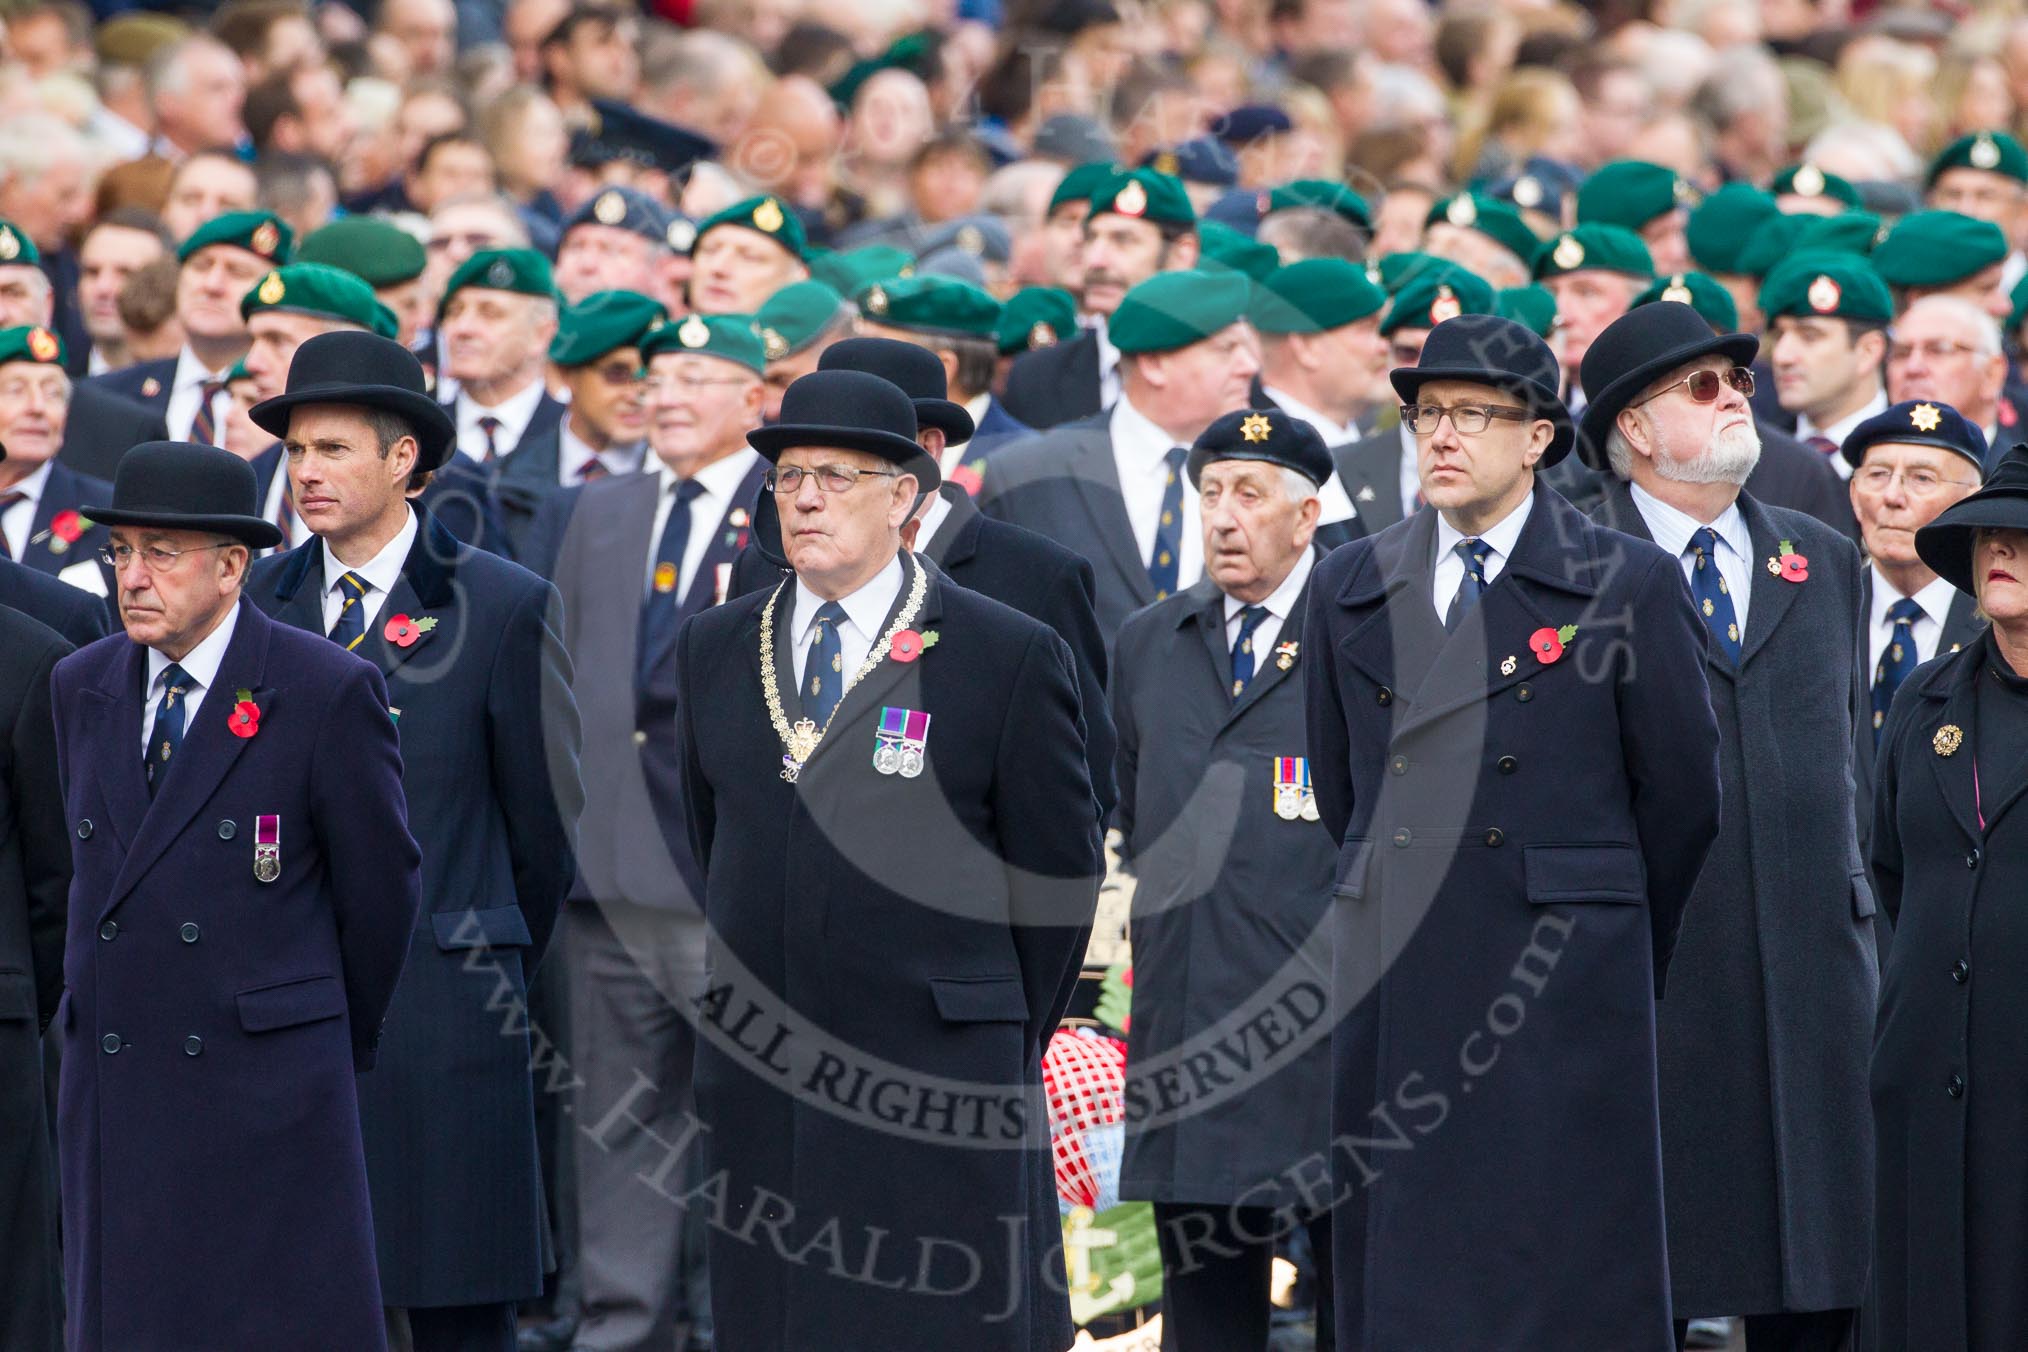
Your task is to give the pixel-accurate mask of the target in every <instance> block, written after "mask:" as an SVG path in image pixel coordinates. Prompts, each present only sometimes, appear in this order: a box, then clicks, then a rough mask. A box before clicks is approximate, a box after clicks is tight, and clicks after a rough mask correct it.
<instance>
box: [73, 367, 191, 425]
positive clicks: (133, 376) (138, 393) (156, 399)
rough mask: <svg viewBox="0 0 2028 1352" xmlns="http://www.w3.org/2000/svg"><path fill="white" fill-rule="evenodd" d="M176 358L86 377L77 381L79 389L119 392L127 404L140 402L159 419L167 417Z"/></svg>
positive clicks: (110, 392) (174, 377)
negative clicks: (88, 388)
mask: <svg viewBox="0 0 2028 1352" xmlns="http://www.w3.org/2000/svg"><path fill="white" fill-rule="evenodd" d="M179 359H180V358H178V357H158V358H157V359H155V360H154V361H137V362H134V363H132V364H131V365H128V366H121V367H117V368H115V369H114V370H111V371H105V372H102V373H101V374H99V375H95V376H87V377H85V378H84V379H83V380H82V381H80V382H78V384H79V388H81V389H82V388H85V387H87V386H89V387H90V388H92V389H96V390H103V391H105V392H106V393H108V394H115V395H118V396H119V397H120V398H122V399H125V400H127V401H128V402H129V403H134V404H139V405H140V406H141V407H142V408H144V409H146V410H148V411H149V412H150V413H153V414H154V415H155V416H156V417H158V418H166V417H168V416H169V395H170V393H171V387H172V386H173V385H174V384H175V383H176V363H177V361H178V360H179Z"/></svg>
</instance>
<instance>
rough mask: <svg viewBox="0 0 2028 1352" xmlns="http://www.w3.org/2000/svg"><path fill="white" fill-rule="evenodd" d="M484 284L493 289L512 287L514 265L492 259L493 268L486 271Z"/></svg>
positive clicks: (502, 260)
mask: <svg viewBox="0 0 2028 1352" xmlns="http://www.w3.org/2000/svg"><path fill="white" fill-rule="evenodd" d="M486 282H487V284H488V285H490V286H494V287H507V286H512V285H513V284H514V265H513V264H512V263H509V262H508V261H507V260H506V259H504V258H496V259H494V260H493V266H491V267H489V268H487V269H486Z"/></svg>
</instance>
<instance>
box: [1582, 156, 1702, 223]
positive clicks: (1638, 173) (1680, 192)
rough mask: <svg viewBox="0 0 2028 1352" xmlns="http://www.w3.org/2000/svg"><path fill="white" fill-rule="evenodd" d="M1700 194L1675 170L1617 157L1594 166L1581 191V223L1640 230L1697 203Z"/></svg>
mask: <svg viewBox="0 0 2028 1352" xmlns="http://www.w3.org/2000/svg"><path fill="white" fill-rule="evenodd" d="M1696 197H1697V194H1696V191H1695V189H1693V188H1691V186H1690V185H1689V184H1688V183H1686V182H1685V181H1684V180H1683V177H1682V176H1681V175H1680V174H1678V173H1677V172H1676V171H1675V170H1674V169H1670V168H1668V167H1666V166H1664V165H1660V164H1650V163H1649V162H1648V161H1646V160H1613V161H1612V162H1611V163H1608V164H1602V165H1600V166H1599V167H1598V168H1596V169H1594V170H1593V171H1592V172H1591V176H1590V177H1588V178H1586V179H1585V181H1584V185H1583V186H1582V187H1580V188H1579V189H1578V190H1577V223H1578V224H1579V225H1593V224H1597V225H1617V226H1619V227H1621V228H1622V229H1626V230H1636V231H1638V230H1639V229H1640V228H1641V227H1642V226H1644V225H1646V224H1647V223H1648V222H1649V221H1652V220H1654V219H1655V218H1656V217H1657V216H1665V215H1667V214H1668V213H1670V212H1672V211H1674V210H1675V209H1676V208H1678V207H1687V206H1692V205H1694V204H1695V202H1696Z"/></svg>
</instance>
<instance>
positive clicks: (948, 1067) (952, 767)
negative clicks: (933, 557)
mask: <svg viewBox="0 0 2028 1352" xmlns="http://www.w3.org/2000/svg"><path fill="white" fill-rule="evenodd" d="M903 558H904V564H905V567H904V574H905V576H904V582H903V587H902V594H901V598H900V599H899V600H898V601H897V604H896V608H895V610H894V611H893V612H891V614H892V615H893V616H894V618H893V619H891V620H890V623H889V624H888V625H887V626H884V627H883V630H882V634H883V640H884V638H885V635H886V633H887V632H888V630H890V629H895V628H897V627H898V626H899V625H900V624H902V623H903V622H904V620H905V621H906V622H907V623H908V624H910V625H912V626H913V627H914V628H916V629H917V630H919V631H920V632H922V633H924V634H925V635H927V634H928V633H929V632H931V631H934V632H936V633H937V634H938V636H939V637H938V642H937V644H936V645H935V646H934V647H932V648H929V649H927V650H926V651H924V652H923V653H922V654H921V656H920V657H918V658H917V659H916V660H915V661H913V662H900V661H896V660H894V659H893V658H892V656H889V655H887V649H886V646H885V643H884V641H883V642H882V643H880V644H878V645H877V646H876V648H875V650H874V653H873V654H870V656H873V657H876V658H877V661H876V662H875V663H874V665H872V666H871V667H870V669H869V670H868V672H867V674H866V675H865V676H864V678H863V679H861V680H859V681H858V682H857V683H856V684H853V685H851V686H850V688H849V689H847V691H846V693H845V697H844V699H843V701H842V702H841V703H840V704H839V705H838V708H837V711H836V713H835V714H834V715H833V717H832V719H831V721H830V725H829V728H828V731H827V732H826V733H825V735H824V736H823V739H822V740H821V742H819V744H818V745H817V747H816V749H815V752H814V753H813V754H812V755H810V757H809V759H808V760H807V762H806V763H805V764H804V766H803V768H802V770H801V774H800V777H799V779H798V780H797V781H796V782H795V783H793V784H791V783H789V782H787V781H785V780H784V779H783V777H782V774H781V771H782V770H783V768H784V765H783V751H784V745H783V741H782V739H781V737H780V736H778V735H777V731H776V729H775V727H774V726H772V724H771V721H770V715H769V710H768V707H767V705H766V703H765V702H764V696H763V680H762V672H763V652H762V643H761V635H762V628H763V624H764V619H765V617H766V616H768V615H769V613H770V606H771V605H772V607H773V610H772V615H773V620H772V628H773V635H772V639H773V642H772V645H771V650H770V652H769V654H768V658H767V660H768V661H769V662H771V663H772V665H773V669H774V670H775V671H777V672H778V673H780V679H779V682H778V684H779V699H780V701H781V705H782V714H783V717H784V719H785V720H786V721H787V722H789V723H793V722H794V721H795V720H797V719H799V718H800V717H801V716H802V709H801V704H800V702H799V701H798V700H797V698H796V691H795V686H796V684H797V682H796V680H795V677H794V675H793V665H792V655H791V652H790V646H789V642H790V640H789V636H788V629H789V627H790V619H789V617H790V615H791V614H792V613H793V590H794V587H795V585H796V584H795V583H794V582H793V581H792V580H785V581H784V582H783V583H782V584H781V585H780V586H779V588H777V589H775V590H772V591H769V592H766V593H754V594H752V595H749V596H744V597H741V598H739V599H737V600H734V601H730V602H728V603H726V604H725V605H722V606H719V607H716V608H714V609H711V610H708V611H706V612H704V613H703V614H700V615H697V616H695V617H694V618H692V619H691V620H690V621H689V622H688V623H686V624H685V626H684V628H683V631H682V633H681V634H680V635H679V636H678V641H677V647H678V652H677V671H678V680H679V683H680V685H681V687H682V693H681V696H680V698H679V701H678V708H679V710H680V716H681V718H682V725H681V729H682V738H681V741H682V745H683V748H684V763H683V774H684V784H685V790H686V792H685V801H686V804H687V807H688V810H689V815H690V822H691V827H692V834H693V836H694V838H695V841H696V849H697V857H698V860H699V862H700V863H702V865H703V866H704V871H705V878H706V880H707V885H706V894H705V895H706V908H707V913H708V915H709V919H710V923H711V943H710V948H709V950H708V951H709V960H710V983H711V984H710V989H709V991H708V992H707V996H706V999H705V1001H704V1003H703V1006H702V1008H703V1010H704V1012H705V1015H706V1017H705V1019H704V1021H703V1022H702V1023H701V1024H700V1029H699V1032H700V1047H699V1051H698V1058H697V1096H698V1103H699V1112H700V1115H701V1116H702V1118H703V1121H704V1125H705V1128H706V1134H705V1137H704V1149H705V1152H706V1160H707V1162H708V1164H709V1167H710V1170H711V1175H710V1176H711V1178H712V1179H713V1180H715V1182H713V1183H711V1184H710V1185H709V1186H710V1187H711V1188H712V1191H713V1195H712V1197H711V1198H710V1200H709V1202H708V1205H710V1206H711V1207H712V1208H713V1226H712V1230H711V1236H710V1243H711V1248H710V1260H711V1282H712V1290H713V1292H714V1293H715V1295H716V1299H715V1300H714V1303H713V1313H714V1315H715V1318H716V1322H717V1346H718V1348H719V1349H720V1352H802V1350H803V1349H808V1348H816V1347H835V1346H841V1345H850V1346H856V1347H869V1348H873V1347H879V1348H890V1347H923V1348H930V1347H935V1348H959V1347H962V1348H967V1349H972V1350H973V1352H1044V1349H1047V1352H1060V1349H1062V1348H1063V1347H1066V1346H1068V1344H1069V1341H1070V1334H1071V1329H1070V1323H1069V1307H1068V1302H1067V1301H1066V1299H1065V1296H1064V1294H1063V1282H1062V1269H1061V1268H1060V1267H1055V1266H1054V1265H1055V1264H1060V1263H1061V1261H1062V1259H1061V1257H1060V1256H1054V1255H1052V1257H1051V1258H1050V1261H1049V1264H1047V1265H1045V1264H1042V1263H1039V1262H1038V1261H1037V1252H1038V1248H1039V1246H1038V1245H1037V1243H1036V1241H1035V1232H1036V1230H1037V1228H1038V1227H1041V1228H1045V1229H1047V1230H1048V1231H1049V1232H1050V1236H1051V1238H1052V1239H1053V1238H1054V1237H1055V1233H1056V1230H1057V1227H1058V1225H1059V1220H1058V1215H1057V1209H1056V1206H1055V1204H1054V1201H1053V1199H1051V1198H1049V1195H1048V1190H1047V1189H1045V1188H1040V1187H1038V1186H1037V1181H1038V1180H1036V1179H1035V1177H1034V1176H1033V1175H1034V1171H1035V1170H1036V1169H1037V1168H1039V1167H1040V1161H1039V1156H1038V1153H1037V1151H1036V1150H1035V1148H1034V1147H1035V1146H1036V1145H1037V1143H1038V1142H1040V1141H1041V1140H1043V1139H1045V1138H1046V1136H1047V1130H1048V1128H1047V1119H1046V1117H1045V1116H1044V1115H1043V1114H1042V1105H1041V1102H1040V1087H1041V1064H1040V1062H1041V1049H1042V1047H1043V1045H1044V1043H1045V1042H1046V1041H1047V1039H1048V1037H1049V1035H1050V1033H1051V1032H1052V1031H1053V1030H1054V1028H1055V1026H1056V1023H1057V1021H1058V1019H1059V1018H1060V1017H1061V1015H1062V1011H1063V1007H1064V1004H1065V1002H1066V1000H1067V992H1068V990H1069V982H1068V980H1067V975H1068V973H1069V971H1070V969H1071V968H1073V967H1074V966H1075V965H1076V963H1077V962H1078V960H1079V958H1080V957H1081V956H1082V955H1083V951H1084V942H1085V938H1086V935H1087V933H1088V930H1089V926H1090V923H1091V916H1092V911H1093V908H1094V906H1095V904H1096V900H1097V885H1098V878H1099V875H1100V873H1101V872H1102V869H1103V864H1102V862H1101V853H1100V838H1099V826H1098V814H1097V812H1096V810H1095V805H1094V802H1093V799H1092V795H1091V787H1090V782H1089V780H1088V778H1087V775H1086V771H1085V761H1084V749H1083V739H1082V733H1081V730H1080V729H1079V727H1078V695H1077V684H1076V676H1075V674H1074V672H1073V669H1072V665H1071V659H1070V653H1069V651H1068V649H1067V648H1066V647H1065V646H1064V643H1063V640H1062V639H1060V638H1058V637H1057V636H1056V635H1055V634H1054V633H1052V632H1051V631H1050V630H1049V629H1047V628H1046V627H1044V626H1043V625H1041V624H1040V623H1038V622H1036V621H1034V620H1031V619H1029V618H1027V617H1026V616H1023V615H1020V614H1019V613H1017V612H1015V611H1013V610H1011V609H1008V608H1007V607H1005V606H1002V605H1000V604H999V603H998V602H995V601H990V600H988V599H986V598H985V597H982V596H979V595H977V594H976V593H973V592H970V591H967V590H966V589H964V588H962V587H956V586H952V585H950V584H949V582H948V581H947V580H946V579H944V578H943V577H941V576H940V575H937V574H936V573H935V571H934V565H930V564H927V563H925V562H923V561H921V560H920V558H919V556H914V555H904V556H903ZM918 573H922V574H923V577H924V586H923V596H922V600H921V603H920V608H919V609H917V610H915V611H914V613H913V614H910V613H909V605H908V602H909V597H910V595H911V592H912V589H913V587H914V580H915V578H916V576H917V575H918ZM883 707H893V708H897V709H904V710H914V711H917V712H920V713H925V714H928V715H929V716H930V720H931V721H930V725H929V728H928V731H927V737H926V741H925V743H924V747H925V755H926V768H925V769H924V770H923V771H922V773H921V774H920V775H919V776H916V777H907V776H903V775H899V774H894V775H886V774H881V773H880V772H879V771H878V770H876V769H875V767H874V763H873V761H874V755H873V753H874V750H875V745H876V741H877V738H876V729H877V728H878V727H879V725H880V721H881V711H882V709H883ZM750 1006H759V1007H760V1008H762V1009H765V1010H766V1011H767V1012H766V1013H765V1014H761V1013H756V1012H749V1007H750ZM778 1026H780V1027H782V1028H784V1029H786V1031H783V1032H780V1033H779V1034H777V1033H776V1031H775V1030H776V1028H777V1027H778ZM827 1057H829V1058H830V1059H829V1060H827V1059H826V1058H827ZM776 1065H781V1066H786V1067H787V1068H788V1073H787V1074H783V1073H782V1072H780V1071H778V1070H777V1069H775V1066H776ZM861 1072H864V1073H863V1074H862V1073H861ZM869 1086H870V1087H869ZM763 1235H765V1236H767V1237H766V1238H763ZM756 1240H758V1241H760V1242H754V1241H756Z"/></svg>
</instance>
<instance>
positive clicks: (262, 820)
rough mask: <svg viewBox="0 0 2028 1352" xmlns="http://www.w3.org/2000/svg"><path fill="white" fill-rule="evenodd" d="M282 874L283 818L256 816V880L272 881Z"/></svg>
mask: <svg viewBox="0 0 2028 1352" xmlns="http://www.w3.org/2000/svg"><path fill="white" fill-rule="evenodd" d="M281 876H282V819H281V818H280V817H279V816H265V817H255V818H254V880H255V881H256V882H263V883H271V882H273V881H274V880H275V879H277V878H279V877H281Z"/></svg>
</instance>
